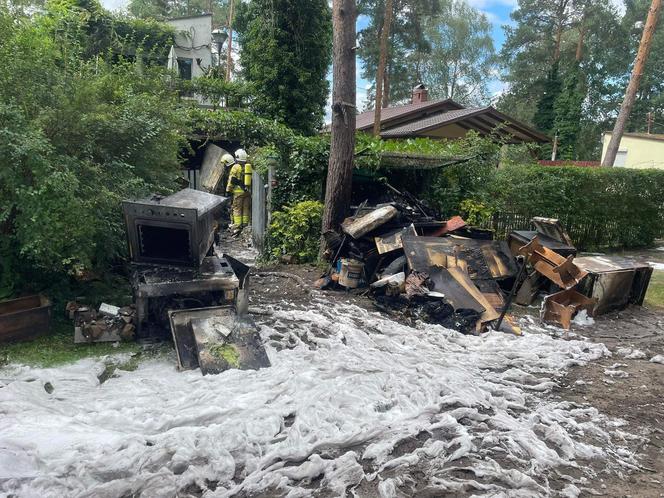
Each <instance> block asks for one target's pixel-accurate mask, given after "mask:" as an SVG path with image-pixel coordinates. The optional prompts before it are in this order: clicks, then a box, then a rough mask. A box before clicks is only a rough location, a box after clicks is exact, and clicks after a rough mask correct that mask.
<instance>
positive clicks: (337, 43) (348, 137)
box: [322, 0, 357, 233]
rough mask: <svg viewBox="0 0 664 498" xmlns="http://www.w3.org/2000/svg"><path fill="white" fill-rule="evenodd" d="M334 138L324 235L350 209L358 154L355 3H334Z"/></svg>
mask: <svg viewBox="0 0 664 498" xmlns="http://www.w3.org/2000/svg"><path fill="white" fill-rule="evenodd" d="M332 18H333V26H334V42H333V45H334V64H333V69H332V72H333V75H332V82H333V88H332V136H331V143H330V163H329V167H328V170H327V181H326V185H325V209H324V211H323V227H322V229H323V233H325V232H327V231H328V230H337V229H338V228H339V225H340V224H341V222H342V221H343V219H344V216H346V213H347V212H348V208H349V207H350V194H351V186H352V178H353V157H354V153H355V112H356V108H355V97H356V91H355V76H356V71H355V50H354V46H355V22H356V19H357V9H356V6H355V0H333V2H332Z"/></svg>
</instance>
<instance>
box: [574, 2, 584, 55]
mask: <svg viewBox="0 0 664 498" xmlns="http://www.w3.org/2000/svg"><path fill="white" fill-rule="evenodd" d="M585 36H586V13H585V11H584V12H583V17H581V24H580V26H579V41H578V43H577V44H576V56H575V60H576V62H577V63H578V62H581V59H583V42H584V38H585Z"/></svg>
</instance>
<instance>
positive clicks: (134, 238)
mask: <svg viewBox="0 0 664 498" xmlns="http://www.w3.org/2000/svg"><path fill="white" fill-rule="evenodd" d="M227 201H228V199H227V198H226V197H221V196H218V195H213V194H209V193H207V192H201V191H199V190H193V189H189V188H187V189H184V190H181V191H179V192H176V193H175V194H172V195H169V196H167V197H160V196H152V197H149V198H147V199H143V200H139V201H124V202H123V203H122V210H123V213H124V219H125V225H126V228H127V240H128V243H129V255H130V257H131V260H132V261H134V262H135V263H152V264H166V265H182V266H196V267H197V266H199V265H200V264H201V262H202V261H203V258H204V257H205V256H206V254H207V252H208V250H209V249H210V247H211V246H212V242H213V240H214V229H215V218H217V217H218V216H219V214H220V211H221V208H222V207H223V205H224V204H225V203H226V202H227Z"/></svg>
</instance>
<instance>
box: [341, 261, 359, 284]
mask: <svg viewBox="0 0 664 498" xmlns="http://www.w3.org/2000/svg"><path fill="white" fill-rule="evenodd" d="M363 269H364V263H362V262H361V261H357V260H355V259H347V258H342V259H341V269H340V270H339V285H343V286H344V287H347V288H348V289H355V288H357V287H358V286H359V285H360V280H361V279H362V270H363Z"/></svg>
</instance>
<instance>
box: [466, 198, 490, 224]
mask: <svg viewBox="0 0 664 498" xmlns="http://www.w3.org/2000/svg"><path fill="white" fill-rule="evenodd" d="M459 208H460V211H461V215H462V216H463V219H464V220H466V222H467V223H469V224H470V225H484V224H486V223H488V222H489V220H491V215H492V214H493V211H492V210H491V208H489V207H488V206H486V205H485V204H484V203H482V202H477V201H474V200H472V199H466V200H465V201H461V204H460V206H459Z"/></svg>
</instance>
